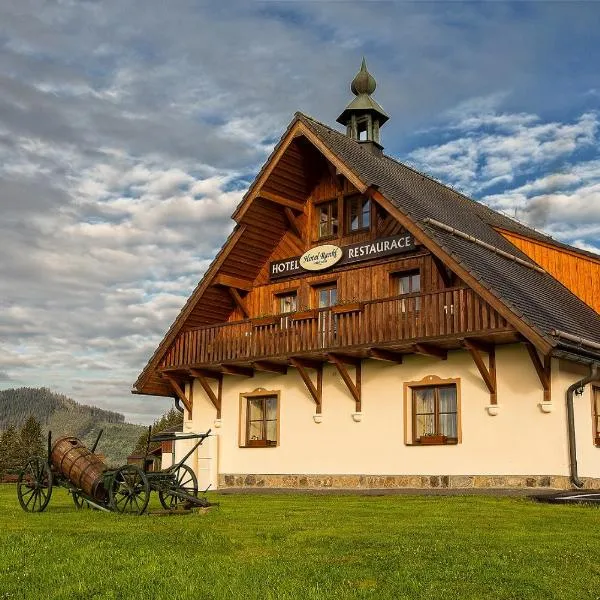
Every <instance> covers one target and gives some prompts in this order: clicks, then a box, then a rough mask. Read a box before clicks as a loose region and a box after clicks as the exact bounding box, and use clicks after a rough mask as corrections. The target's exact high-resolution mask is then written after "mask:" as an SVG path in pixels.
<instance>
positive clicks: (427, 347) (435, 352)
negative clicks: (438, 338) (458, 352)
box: [411, 344, 448, 360]
mask: <svg viewBox="0 0 600 600" xmlns="http://www.w3.org/2000/svg"><path fill="white" fill-rule="evenodd" d="M411 350H412V351H413V352H414V353H415V354H422V355H423V356H432V357H433V358H439V359H440V360H446V359H447V358H448V351H447V350H444V349H443V348H438V347H437V346H432V345H431V344H413V345H412V346H411Z"/></svg>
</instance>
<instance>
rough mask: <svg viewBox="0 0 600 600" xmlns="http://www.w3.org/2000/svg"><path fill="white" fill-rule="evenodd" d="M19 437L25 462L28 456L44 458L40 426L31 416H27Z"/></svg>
mask: <svg viewBox="0 0 600 600" xmlns="http://www.w3.org/2000/svg"><path fill="white" fill-rule="evenodd" d="M19 435H20V437H21V449H22V452H23V458H24V459H25V460H27V458H29V457H30V456H44V438H43V435H42V426H41V424H40V422H39V421H38V420H37V419H36V418H35V417H34V416H33V415H29V417H28V418H27V421H25V423H24V424H23V427H22V428H21V431H20V432H19Z"/></svg>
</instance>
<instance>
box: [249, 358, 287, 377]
mask: <svg viewBox="0 0 600 600" xmlns="http://www.w3.org/2000/svg"><path fill="white" fill-rule="evenodd" d="M252 366H253V367H254V368H255V369H256V370H257V371H265V372H266V373H277V374H279V375H285V374H286V373H287V370H288V368H287V366H286V365H280V364H278V363H273V362H269V361H267V360H257V361H256V362H253V363H252Z"/></svg>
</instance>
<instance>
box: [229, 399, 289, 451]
mask: <svg viewBox="0 0 600 600" xmlns="http://www.w3.org/2000/svg"><path fill="white" fill-rule="evenodd" d="M273 397H274V398H276V399H277V416H276V419H277V426H276V432H277V440H276V442H275V444H267V443H266V440H265V443H264V444H257V443H254V444H249V443H248V400H250V399H252V398H273ZM280 417H281V390H265V389H262V388H257V389H256V390H254V391H252V392H244V393H241V394H240V410H239V440H238V446H239V447H240V448H277V447H278V446H279V443H280V427H281V418H280Z"/></svg>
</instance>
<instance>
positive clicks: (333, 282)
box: [310, 278, 339, 310]
mask: <svg viewBox="0 0 600 600" xmlns="http://www.w3.org/2000/svg"><path fill="white" fill-rule="evenodd" d="M310 287H311V288H312V294H311V295H312V303H311V304H312V305H313V306H314V308H315V309H317V310H320V309H321V308H331V307H332V306H336V304H337V300H338V299H339V298H338V295H337V292H339V286H338V280H337V278H336V279H328V280H327V281H319V282H318V283H313V284H311V286H310ZM333 288H335V290H336V303H335V304H331V305H330V306H328V307H319V292H320V291H321V290H323V289H326V290H330V289H333Z"/></svg>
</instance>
